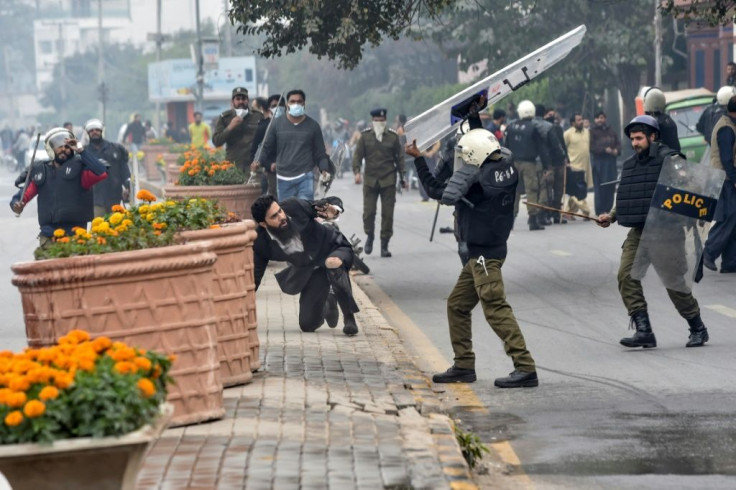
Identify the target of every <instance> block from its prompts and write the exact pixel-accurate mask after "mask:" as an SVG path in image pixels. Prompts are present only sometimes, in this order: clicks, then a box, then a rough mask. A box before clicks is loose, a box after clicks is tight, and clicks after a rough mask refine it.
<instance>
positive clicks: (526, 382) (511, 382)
mask: <svg viewBox="0 0 736 490" xmlns="http://www.w3.org/2000/svg"><path fill="white" fill-rule="evenodd" d="M493 384H494V385H496V386H498V387H499V388H534V387H535V386H539V378H537V372H536V371H532V372H531V373H527V372H524V371H519V370H518V369H517V370H515V371H514V372H513V373H509V375H508V376H506V377H505V378H496V381H494V382H493Z"/></svg>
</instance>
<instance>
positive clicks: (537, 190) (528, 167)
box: [514, 161, 547, 216]
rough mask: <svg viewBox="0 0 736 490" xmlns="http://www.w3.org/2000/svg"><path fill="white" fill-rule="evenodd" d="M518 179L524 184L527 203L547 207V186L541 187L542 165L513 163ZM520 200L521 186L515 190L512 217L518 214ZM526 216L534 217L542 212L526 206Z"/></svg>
mask: <svg viewBox="0 0 736 490" xmlns="http://www.w3.org/2000/svg"><path fill="white" fill-rule="evenodd" d="M515 165H516V170H518V172H519V179H521V180H522V181H523V182H524V192H526V200H527V202H530V203H534V204H544V205H545V206H546V205H547V186H546V185H542V182H541V179H542V172H543V170H542V164H541V163H537V162H522V161H518V162H515ZM520 200H521V186H518V187H517V188H516V200H515V201H514V216H517V215H518V214H519V201H520ZM526 209H527V214H528V215H529V216H535V215H537V214H538V213H540V212H541V211H542V210H541V209H540V208H537V207H534V206H527V208H526Z"/></svg>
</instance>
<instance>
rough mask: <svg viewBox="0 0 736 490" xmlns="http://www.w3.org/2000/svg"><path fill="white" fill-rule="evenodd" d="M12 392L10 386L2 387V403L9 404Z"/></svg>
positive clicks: (0, 392) (0, 391)
mask: <svg viewBox="0 0 736 490" xmlns="http://www.w3.org/2000/svg"><path fill="white" fill-rule="evenodd" d="M12 394H13V392H12V391H11V390H10V388H0V405H5V404H7V403H8V397H9V396H10V395H12Z"/></svg>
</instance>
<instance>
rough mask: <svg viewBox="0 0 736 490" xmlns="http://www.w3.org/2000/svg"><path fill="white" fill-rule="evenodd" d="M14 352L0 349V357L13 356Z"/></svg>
mask: <svg viewBox="0 0 736 490" xmlns="http://www.w3.org/2000/svg"><path fill="white" fill-rule="evenodd" d="M14 355H15V354H14V353H13V351H11V350H2V351H0V357H13V356H14Z"/></svg>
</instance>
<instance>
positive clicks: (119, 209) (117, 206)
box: [111, 204, 125, 213]
mask: <svg viewBox="0 0 736 490" xmlns="http://www.w3.org/2000/svg"><path fill="white" fill-rule="evenodd" d="M111 211H112V212H113V213H124V212H125V208H124V207H123V206H121V205H120V204H113V205H112V209H111Z"/></svg>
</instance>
